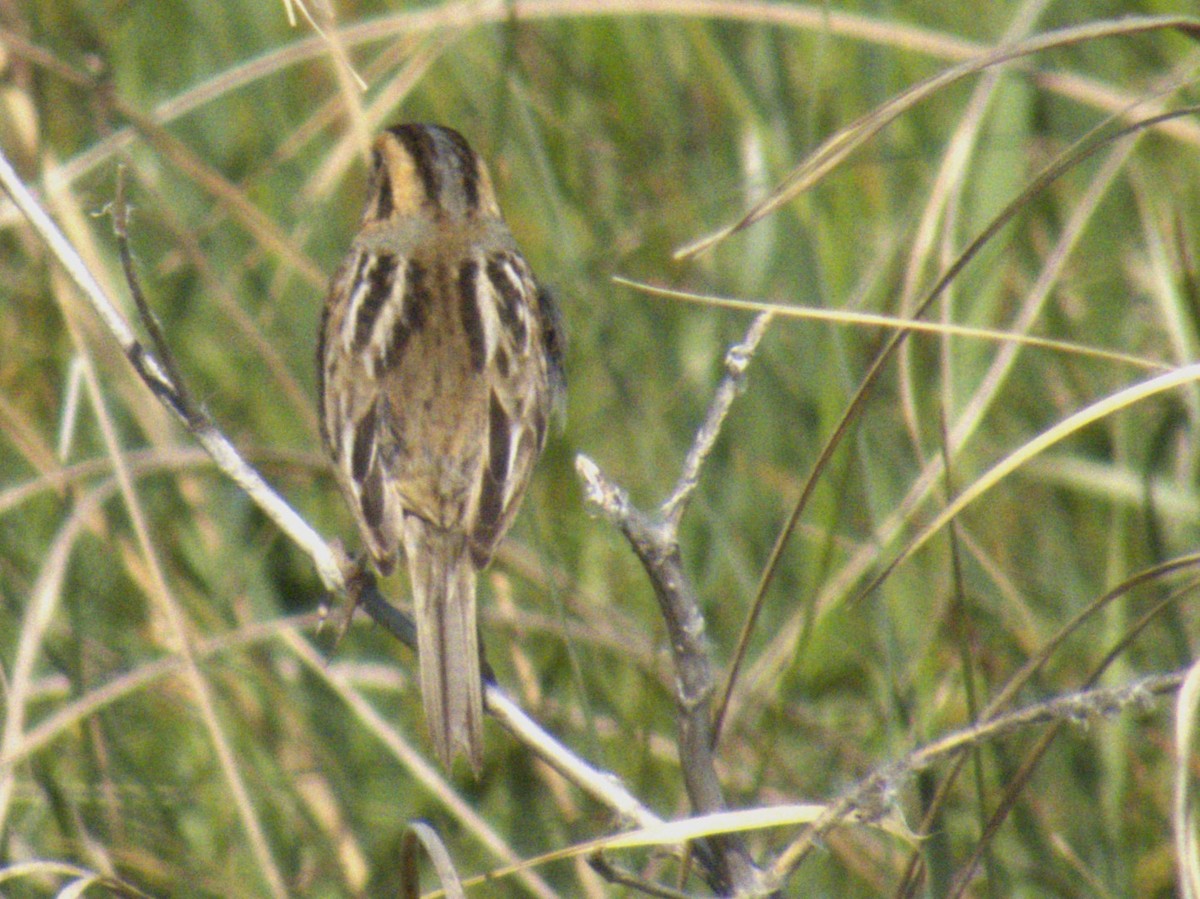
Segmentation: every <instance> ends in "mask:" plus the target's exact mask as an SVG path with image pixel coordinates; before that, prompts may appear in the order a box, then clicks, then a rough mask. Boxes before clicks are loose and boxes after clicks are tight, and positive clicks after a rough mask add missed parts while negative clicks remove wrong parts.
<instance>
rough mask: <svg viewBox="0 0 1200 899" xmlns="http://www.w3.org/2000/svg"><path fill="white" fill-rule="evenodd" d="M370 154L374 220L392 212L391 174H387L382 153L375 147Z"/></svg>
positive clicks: (383, 217) (385, 216)
mask: <svg viewBox="0 0 1200 899" xmlns="http://www.w3.org/2000/svg"><path fill="white" fill-rule="evenodd" d="M371 155H372V159H373V164H374V171H375V179H374V190H375V210H374V212H373V217H374V219H375V220H376V221H382V220H383V219H386V218H387V217H388V216H390V215H391V214H392V208H393V203H392V176H391V175H389V174H388V167H387V165H386V164H385V162H384V158H383V154H382V153H380V152H379V150H378V149H376V150H375V151H374V153H372V154H371Z"/></svg>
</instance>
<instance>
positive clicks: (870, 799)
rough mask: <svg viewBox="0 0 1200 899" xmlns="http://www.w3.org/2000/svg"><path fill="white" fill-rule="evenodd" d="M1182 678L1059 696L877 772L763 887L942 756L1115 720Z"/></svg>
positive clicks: (811, 830)
mask: <svg viewBox="0 0 1200 899" xmlns="http://www.w3.org/2000/svg"><path fill="white" fill-rule="evenodd" d="M1187 672H1188V669H1187V668H1182V669H1180V670H1178V671H1173V672H1171V673H1169V674H1155V675H1151V676H1149V677H1145V678H1142V679H1141V680H1138V681H1134V682H1133V683H1131V684H1125V685H1123V686H1120V687H1103V688H1099V689H1094V690H1082V691H1080V692H1078V693H1071V694H1068V695H1066V696H1058V697H1055V698H1054V699H1051V700H1048V701H1046V702H1040V703H1037V704H1036V705H1032V706H1028V707H1026V708H1023V709H1018V710H1017V711H1015V712H1012V713H1011V714H1008V715H1001V716H997V717H995V718H990V719H988V720H986V721H982V722H980V723H978V724H973V725H971V726H969V727H966V728H963V729H962V730H960V731H956V732H955V733H952V734H948V735H946V736H944V737H941V738H940V739H938V740H936V741H934V742H933V743H930V744H929V745H927V746H923V747H921V748H920V749H916V750H914V751H913V752H911V753H909V754H908V755H907V756H905V757H904V758H902V759H899V760H898V761H895V762H891V763H888V764H887V765H884V766H882V767H880V768H877V769H876V770H875V771H872V772H871V773H870V774H868V775H867V776H866V777H864V778H863V779H862V780H860V781H859V782H858V783H856V784H855V785H854V786H853V787H851V788H850V789H849V790H847V791H846V792H845V793H843V794H842V796H841V798H839V799H837V800H836V801H835V802H833V803H831V804H830V805H829V806H828V807H827V809H826V811H825V813H824V814H822V815H821V817H819V818H818V819H817V820H816V821H814V822H813V823H812V824H811V825H810V826H809V827H808V828H807V829H806V830H805V831H804V833H803V834H802V835H801V837H800V839H798V840H796V842H794V843H793V844H792V845H791V846H789V847H788V848H787V849H786V850H784V851H783V852H782V853H781V854H780V855H779V857H778V858H777V859H776V860H775V863H774V864H773V865H772V866H771V870H770V872H769V874H768V882H769V883H770V884H771V885H772V886H774V887H776V888H781V887H782V884H783V882H784V881H785V880H786V879H787V877H788V875H789V874H791V872H792V871H794V870H795V868H796V866H797V865H799V863H800V861H801V860H802V859H803V858H804V856H806V855H807V854H808V853H809V852H810V851H811V850H812V849H813V848H814V847H815V846H816V845H817V842H818V841H819V840H820V839H821V837H822V836H824V835H825V834H826V833H828V832H829V831H830V830H832V829H833V828H834V827H836V826H837V825H838V824H839V823H841V822H842V821H845V820H846V819H848V818H851V817H853V818H854V819H855V820H872V819H877V818H879V817H882V816H883V815H884V814H885V813H886V812H887V811H888V809H889V808H890V807H891V806H892V804H893V800H894V795H895V793H896V790H897V789H898V788H899V786H900V785H901V783H902V782H903V781H904V780H905V779H906V778H908V777H910V776H912V775H913V774H916V773H917V772H919V771H922V770H924V769H925V768H928V767H929V766H930V765H932V764H934V763H935V762H938V761H940V760H941V759H943V758H945V757H946V756H949V755H955V754H958V753H961V752H962V751H963V750H964V749H969V748H971V747H972V746H977V745H979V744H981V743H983V742H985V741H987V740H994V739H998V738H999V737H1002V736H1005V735H1007V734H1010V733H1013V732H1015V731H1018V730H1024V729H1026V728H1029V727H1032V726H1034V725H1038V724H1054V725H1056V726H1061V725H1062V724H1063V723H1067V722H1073V723H1077V724H1087V723H1088V722H1090V721H1092V720H1094V719H1096V718H1104V717H1110V716H1112V715H1115V714H1117V713H1118V712H1120V711H1122V710H1124V709H1125V708H1127V707H1128V706H1131V705H1134V706H1145V705H1146V704H1148V703H1149V702H1150V701H1151V700H1152V699H1153V698H1154V697H1156V696H1159V695H1162V694H1165V693H1171V692H1174V691H1175V690H1178V689H1179V685H1180V684H1181V683H1183V679H1184V678H1185V677H1186V676H1187ZM1055 732H1057V731H1055Z"/></svg>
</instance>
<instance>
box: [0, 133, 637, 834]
mask: <svg viewBox="0 0 1200 899" xmlns="http://www.w3.org/2000/svg"><path fill="white" fill-rule="evenodd" d="M0 186H2V187H3V188H4V190H5V191H6V192H7V193H8V195H9V196H10V197H11V198H12V200H13V202H14V204H16V206H17V208H18V209H19V210H20V211H21V213H22V214H23V215H24V216H25V218H26V219H27V220H28V221H29V223H30V224H31V225H32V226H33V228H34V230H35V231H36V232H37V234H38V236H39V237H40V238H41V240H42V241H43V242H44V243H45V244H46V246H47V247H48V248H49V249H50V251H51V252H52V253H53V254H54V257H55V258H56V259H57V260H58V262H59V264H61V265H62V266H63V268H64V269H65V270H66V272H67V274H68V275H69V276H70V277H71V280H72V281H74V282H75V284H76V286H78V287H79V289H80V292H81V294H82V295H83V297H84V299H85V300H86V301H87V302H88V304H89V305H90V306H91V307H92V309H93V311H94V312H95V313H96V314H97V316H98V317H99V318H100V320H101V322H102V323H103V324H104V326H105V327H106V328H107V330H108V332H109V333H110V334H111V335H112V336H113V338H114V339H115V340H116V341H117V343H118V345H119V346H120V348H121V351H122V352H123V353H124V355H125V358H126V359H127V360H128V361H129V364H130V365H132V366H133V369H134V371H135V372H136V373H137V374H138V376H139V377H140V378H141V379H142V381H143V382H144V383H145V384H146V386H147V387H148V388H149V389H150V392H151V393H153V394H154V395H155V396H156V397H157V398H158V399H159V401H160V402H162V403H163V405H165V406H166V407H167V408H168V409H169V410H171V411H172V412H173V413H175V415H176V416H177V417H178V418H179V420H180V421H181V422H182V423H183V425H184V426H185V427H186V428H187V430H188V431H189V432H190V433H191V434H192V436H193V437H195V439H196V441H197V442H198V443H199V444H200V445H201V447H203V448H204V450H205V451H206V452H207V453H208V454H209V456H210V457H211V458H212V460H213V461H214V462H215V463H216V465H217V468H219V469H220V470H221V471H222V472H223V473H224V474H225V475H226V476H227V477H229V478H230V480H232V481H233V482H234V484H236V485H237V486H238V487H239V488H240V489H241V490H242V491H243V492H244V493H245V494H246V495H247V496H248V497H249V498H250V499H251V500H252V501H253V502H254V503H255V504H256V505H257V506H258V507H259V509H261V510H262V512H263V514H265V515H266V516H267V517H268V518H270V519H271V520H272V521H273V522H275V524H276V526H278V527H279V528H280V530H282V531H283V532H284V533H285V534H287V536H288V537H289V538H291V540H292V541H293V542H294V543H295V544H296V545H297V546H298V547H299V548H300V549H302V550H303V551H304V552H305V553H306V554H307V555H308V556H309V558H310V559H312V560H313V563H314V565H315V566H316V569H317V572H318V574H319V575H320V576H321V580H322V582H323V583H324V585H325V587H326V589H328V590H329V591H330V592H332V593H338V594H341V593H344V592H346V589H347V583H346V570H345V567H344V566H345V559H344V558H343V557H341V556H340V555H339V553H337V552H335V551H334V549H333V548H332V547H331V546H330V545H329V544H328V543H327V542H326V541H325V540H324V539H323V538H322V537H321V535H320V534H318V533H317V532H316V531H315V530H314V529H313V528H312V527H311V526H310V525H309V524H308V522H306V521H305V520H304V519H303V518H301V517H300V515H299V514H298V513H297V512H296V511H295V510H294V509H292V507H291V506H289V505H288V504H287V502H286V501H285V500H284V499H283V498H282V497H281V496H279V494H278V493H276V492H275V490H274V489H273V488H272V487H271V486H270V485H269V484H268V483H267V482H266V481H265V480H264V479H263V477H262V475H260V474H259V473H258V471H257V470H256V469H255V468H254V467H253V466H251V465H250V464H249V463H247V462H246V461H245V460H244V459H243V458H242V456H241V454H240V453H239V452H238V451H237V449H236V448H235V447H234V446H233V444H232V443H231V442H230V441H229V439H228V438H226V437H225V435H224V434H222V433H221V432H220V430H218V429H217V427H216V425H215V424H214V423H213V422H212V420H211V419H210V418H209V417H208V416H207V414H206V413H204V411H203V410H202V409H198V408H196V407H195V406H194V405H192V404H190V403H189V402H188V400H187V398H186V397H185V396H184V395H183V394H182V393H181V392H180V389H179V387H178V385H177V383H176V381H175V380H174V379H173V378H172V377H171V375H170V374H169V373H168V372H167V370H166V368H165V366H164V365H163V364H162V363H161V362H159V360H158V359H157V357H156V356H155V355H154V354H153V353H151V352H149V351H148V350H147V349H146V347H144V346H143V345H142V343H141V342H140V341H139V340H138V339H137V337H136V336H135V335H134V333H133V330H132V329H131V328H130V326H129V323H128V322H127V321H126V320H125V318H124V316H123V315H122V314H121V312H120V311H118V309H117V307H116V305H115V304H114V303H113V301H112V300H111V299H110V298H109V296H108V294H107V293H105V291H104V288H103V287H102V286H101V285H100V283H99V282H98V281H97V280H96V278H95V277H94V276H93V275H92V273H91V271H90V270H89V269H88V267H87V265H86V264H85V263H84V262H83V260H82V259H81V258H80V256H79V253H78V252H76V250H75V248H74V247H73V246H72V245H71V243H70V241H69V240H67V238H66V237H65V236H64V235H63V233H62V231H61V230H60V229H59V228H58V226H57V225H56V224H55V223H54V221H53V219H51V218H50V216H49V215H48V214H47V213H46V211H45V210H44V209H43V208H42V206H41V205H40V204H39V203H38V201H37V200H36V199H35V198H34V196H33V194H32V193H31V192H30V191H29V189H28V188H27V187H26V186H25V184H24V182H23V181H22V180H21V178H20V176H18V175H17V173H16V171H15V170H14V169H13V166H12V164H11V163H10V162H9V160H8V157H7V156H6V155H5V154H4V153H3V151H2V150H0ZM371 592H372V591H371V590H370V589H365V590H364V591H363V597H364V599H365V600H366V599H369V598H370V594H371ZM375 592H376V593H377V592H378V591H375ZM380 601H381V602H382V603H383V605H385V606H388V608H389V609H391V610H392V611H393V612H396V611H397V610H395V609H393V608H392V607H391V606H390V605H388V604H387V603H386V601H384V600H382V599H381V598H380ZM368 607H369V608H371V606H368ZM377 620H379V623H380V624H381V625H383V626H384V627H387V628H388V629H389V630H392V631H393V633H394V632H395V630H394V628H395V627H396V626H397V625H396V620H395V618H394V616H389V617H388V618H386V619H383V620H380V619H377ZM409 626H411V623H410V625H409ZM400 630H401V634H400V635H399V636H400V637H401V639H403V635H402V632H403V627H400ZM486 696H487V706H488V711H489V712H490V713H491V714H492V715H493V716H494V717H495V718H496V719H497V720H498V721H499V722H500V724H501V726H503V727H504V728H505V729H506V730H507V731H508V732H509V733H510V734H512V735H513V736H514V737H515V738H516V739H517V740H518V741H519V742H521V743H522V744H524V745H525V746H526V747H527V748H529V749H530V750H531V751H533V752H534V753H536V754H537V755H538V757H539V758H541V759H542V760H543V761H545V762H546V763H547V764H549V765H550V766H551V767H553V768H554V769H555V770H556V771H558V772H559V773H560V774H562V775H563V776H564V777H566V778H567V779H568V780H569V781H570V782H571V783H573V784H575V786H577V787H578V788H579V789H581V790H583V791H584V792H586V793H588V794H589V795H590V796H592V798H593V799H595V800H597V801H598V802H600V803H602V804H603V805H605V806H607V807H608V808H610V809H612V810H613V811H614V812H616V814H617V815H618V816H619V818H620V820H621V823H622V824H629V823H635V824H638V825H642V826H649V825H653V824H656V823H660V822H661V818H659V817H658V816H657V815H655V814H654V813H653V812H651V811H650V810H649V809H647V808H646V807H645V806H644V805H643V804H642V803H641V802H640V801H639V800H638V799H637V797H636V796H634V795H633V794H632V793H630V792H629V790H627V789H626V788H625V786H624V785H623V784H622V783H621V782H620V781H619V780H618V779H617V778H616V777H615V776H613V775H612V774H609V773H607V772H603V771H599V770H597V769H596V768H593V767H592V766H591V765H589V764H588V763H587V762H586V761H585V760H583V759H581V758H580V757H578V756H577V755H575V754H574V753H573V752H572V751H571V750H570V749H568V748H567V747H566V746H564V745H563V744H562V743H560V742H558V741H557V740H556V739H555V738H554V737H552V736H551V735H550V734H549V733H547V732H546V731H545V730H543V729H542V728H541V727H540V726H539V725H538V724H537V723H536V722H535V721H533V720H532V719H531V718H529V717H528V716H527V715H525V714H524V712H522V711H521V709H520V708H519V707H518V706H517V705H516V704H515V703H514V702H513V701H512V700H511V699H509V697H508V696H506V695H505V694H504V692H503V691H502V690H500V689H499V688H498V687H497V686H496V685H495V684H487V685H486Z"/></svg>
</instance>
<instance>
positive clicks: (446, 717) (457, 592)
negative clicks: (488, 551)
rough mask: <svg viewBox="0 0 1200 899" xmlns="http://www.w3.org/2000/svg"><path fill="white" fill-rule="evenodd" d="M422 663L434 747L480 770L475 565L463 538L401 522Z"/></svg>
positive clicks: (446, 758) (412, 519) (445, 760)
mask: <svg viewBox="0 0 1200 899" xmlns="http://www.w3.org/2000/svg"><path fill="white" fill-rule="evenodd" d="M404 554H405V557H406V558H407V560H408V575H409V579H410V580H411V581H412V592H413V608H414V610H415V613H416V620H417V652H418V655H419V656H420V659H419V661H420V663H421V696H422V698H423V700H424V703H425V720H426V721H427V722H428V723H429V733H430V736H431V737H432V738H433V747H434V749H435V750H436V751H437V754H438V757H439V758H440V759H441V760H442V764H443V765H445V766H446V767H447V768H449V767H450V764H451V762H453V760H454V756H456V755H458V754H459V753H460V752H461V753H462V754H463V755H465V756H466V757H467V761H469V762H470V763H471V767H472V768H473V769H474V770H475V773H476V774H478V773H479V771H480V769H481V767H482V765H483V684H482V681H481V679H480V673H479V632H478V630H477V629H476V625H475V566H474V565H472V564H471V557H470V553H469V551H468V549H467V540H466V537H464V536H463V535H461V534H454V533H451V532H449V531H445V530H442V529H440V528H437V527H434V526H433V525H431V524H430V523H429V522H427V521H425V520H424V519H421V518H417V517H416V516H415V515H407V516H405V518H404Z"/></svg>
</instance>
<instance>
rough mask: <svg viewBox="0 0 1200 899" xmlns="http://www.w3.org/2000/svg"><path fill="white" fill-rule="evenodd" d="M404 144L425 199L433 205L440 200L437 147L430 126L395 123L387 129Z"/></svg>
mask: <svg viewBox="0 0 1200 899" xmlns="http://www.w3.org/2000/svg"><path fill="white" fill-rule="evenodd" d="M388 130H389V131H390V132H391V133H392V134H393V135H395V137H396V139H397V140H399V141H400V143H401V144H402V145H403V146H404V149H405V150H406V151H407V152H408V156H409V158H410V159H411V160H412V162H413V167H414V168H415V169H416V170H417V177H419V178H420V179H421V185H422V187H423V188H424V190H425V200H426V201H427V202H428V203H430V204H431V205H433V206H437V205H438V204H439V203H440V202H441V182H440V180H439V178H438V163H437V152H438V151H437V147H436V146H435V144H434V141H433V135H432V134H431V133H430V132H431V128H430V126H427V125H397V126H396V127H394V128H389V129H388Z"/></svg>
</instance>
